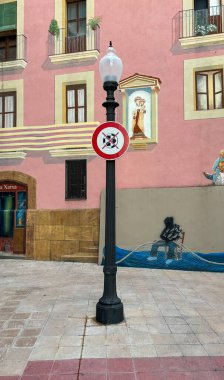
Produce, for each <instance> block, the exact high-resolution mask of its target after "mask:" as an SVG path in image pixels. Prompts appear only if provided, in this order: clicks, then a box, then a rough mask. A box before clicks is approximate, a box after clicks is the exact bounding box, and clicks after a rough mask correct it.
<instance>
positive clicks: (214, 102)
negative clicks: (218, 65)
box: [195, 70, 223, 110]
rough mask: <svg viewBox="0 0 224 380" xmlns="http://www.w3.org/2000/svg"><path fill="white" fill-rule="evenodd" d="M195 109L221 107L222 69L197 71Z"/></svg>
mask: <svg viewBox="0 0 224 380" xmlns="http://www.w3.org/2000/svg"><path fill="white" fill-rule="evenodd" d="M195 80H196V110H213V109H219V108H223V70H210V71H197V72H196V73H195Z"/></svg>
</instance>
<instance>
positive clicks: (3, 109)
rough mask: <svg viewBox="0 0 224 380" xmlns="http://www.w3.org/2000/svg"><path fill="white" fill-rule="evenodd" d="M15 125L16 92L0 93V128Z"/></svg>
mask: <svg viewBox="0 0 224 380" xmlns="http://www.w3.org/2000/svg"><path fill="white" fill-rule="evenodd" d="M15 126H16V93H15V92H4V93H0V128H12V127H15Z"/></svg>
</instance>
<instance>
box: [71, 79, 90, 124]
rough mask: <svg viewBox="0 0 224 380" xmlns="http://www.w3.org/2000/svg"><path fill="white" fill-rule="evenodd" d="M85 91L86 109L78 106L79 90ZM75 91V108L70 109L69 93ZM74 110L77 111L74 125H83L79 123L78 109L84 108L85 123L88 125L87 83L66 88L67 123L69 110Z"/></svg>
mask: <svg viewBox="0 0 224 380" xmlns="http://www.w3.org/2000/svg"><path fill="white" fill-rule="evenodd" d="M80 89H83V90H84V107H79V106H78V96H77V94H78V90H80ZM70 90H74V91H75V106H74V107H68V91H70ZM72 108H74V110H75V121H74V122H72V123H82V122H79V121H78V109H79V108H84V121H83V123H86V121H87V93H86V83H83V84H72V85H70V84H69V85H67V86H66V123H68V110H69V109H72Z"/></svg>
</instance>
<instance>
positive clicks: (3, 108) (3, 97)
mask: <svg viewBox="0 0 224 380" xmlns="http://www.w3.org/2000/svg"><path fill="white" fill-rule="evenodd" d="M6 96H13V100H14V109H13V112H4V111H5V100H4V101H2V112H0V114H1V115H2V127H0V129H3V128H4V129H8V128H15V127H16V116H17V115H16V91H7V92H0V97H1V98H2V99H5V97H6ZM8 113H13V116H14V118H13V126H12V127H6V126H5V114H8Z"/></svg>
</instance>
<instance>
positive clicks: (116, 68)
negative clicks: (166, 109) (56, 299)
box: [96, 41, 124, 324]
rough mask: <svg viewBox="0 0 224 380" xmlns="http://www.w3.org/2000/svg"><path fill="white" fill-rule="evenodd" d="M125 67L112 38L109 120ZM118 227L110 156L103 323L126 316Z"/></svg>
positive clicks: (105, 74)
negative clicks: (120, 295)
mask: <svg viewBox="0 0 224 380" xmlns="http://www.w3.org/2000/svg"><path fill="white" fill-rule="evenodd" d="M122 69H123V64H122V61H121V59H120V58H119V57H118V56H117V55H116V52H115V50H114V48H113V47H112V43H111V41H110V45H109V48H108V50H107V54H106V55H105V56H104V57H103V58H102V59H101V60H100V63H99V70H100V76H101V79H102V81H103V88H104V90H105V91H106V92H107V97H106V101H105V102H104V103H103V104H102V105H103V107H105V108H106V111H107V121H115V108H116V107H118V106H119V104H118V103H117V102H116V101H115V98H114V92H115V91H116V89H117V87H118V82H119V80H120V78H121V74H122ZM115 230H116V227H115V160H107V161H106V219H105V261H104V268H103V271H104V291H103V296H102V297H101V298H100V299H99V302H98V303H97V305H96V320H97V321H98V322H101V323H103V324H113V323H120V322H122V321H123V320H124V311H123V304H122V302H121V300H120V298H118V296H117V290H116V274H117V267H116V264H115Z"/></svg>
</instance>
